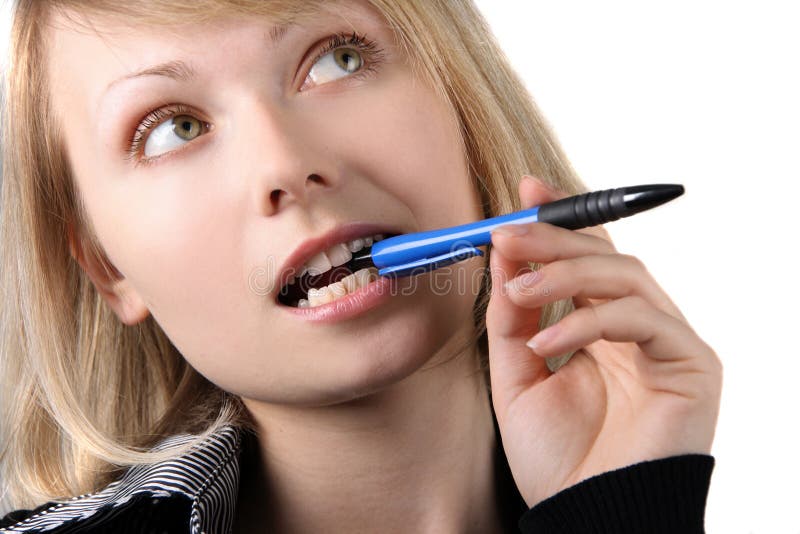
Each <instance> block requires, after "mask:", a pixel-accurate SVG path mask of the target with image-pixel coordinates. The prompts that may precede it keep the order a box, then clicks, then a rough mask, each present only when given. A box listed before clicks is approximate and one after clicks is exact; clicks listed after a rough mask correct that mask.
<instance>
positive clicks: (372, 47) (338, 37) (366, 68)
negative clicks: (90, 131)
mask: <svg viewBox="0 0 800 534" xmlns="http://www.w3.org/2000/svg"><path fill="white" fill-rule="evenodd" d="M343 46H352V47H355V48H356V49H357V50H358V52H359V53H360V54H361V55H362V58H363V65H362V67H361V68H360V69H359V70H358V71H356V72H355V73H353V74H351V75H349V76H345V78H347V79H351V80H360V79H363V78H366V77H368V76H369V75H371V74H373V73H375V71H376V68H377V66H378V65H379V64H380V63H381V62H382V61H383V58H384V52H383V49H381V48H379V47H378V45H377V44H376V43H375V41H372V40H370V39H368V38H367V36H366V35H364V34H362V35H358V34H357V33H356V32H353V33H352V34H347V33H345V32H341V33H338V34H335V35H332V36H330V37H329V38H328V40H327V42H326V43H325V45H324V46H323V47H322V48H321V49H320V51H319V52H317V53H316V55H315V57H314V59H313V61H311V65H314V64H315V63H316V62H317V61H319V60H320V59H321V58H322V56H324V55H325V54H327V53H328V52H330V51H331V50H335V49H337V48H341V47H343ZM193 113H194V112H193V111H192V109H191V108H189V107H187V106H184V105H182V104H169V105H162V106H160V107H158V108H156V109H153V110H151V111H149V112H148V113H147V114H146V115H145V117H144V118H143V119H141V121H140V122H139V125H138V126H137V127H136V129H135V130H134V131H133V133H132V134H131V136H130V137H129V139H128V145H127V146H128V147H129V148H128V154H127V157H126V159H127V160H130V161H133V162H134V164H135V165H136V166H145V165H150V164H152V163H154V162H155V161H156V160H157V159H160V158H161V157H163V156H169V155H171V154H174V153H175V152H177V151H179V150H181V149H180V148H178V149H176V150H173V151H170V152H166V153H164V154H161V155H158V156H154V157H152V158H146V157H144V156H142V155H141V154H140V153H141V151H142V149H143V147H144V144H145V141H146V140H147V136H148V134H149V133H150V130H152V129H153V128H154V127H156V126H159V125H160V124H161V123H163V122H164V121H165V120H168V119H170V118H172V117H175V116H178V115H191V116H193V117H194V115H192V114H193ZM195 118H197V117H195ZM203 127H204V128H206V129H208V128H209V127H210V125H209V124H208V123H206V122H203ZM190 142H191V141H190ZM187 144H188V143H187Z"/></svg>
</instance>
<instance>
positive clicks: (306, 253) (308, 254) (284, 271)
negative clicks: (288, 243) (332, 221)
mask: <svg viewBox="0 0 800 534" xmlns="http://www.w3.org/2000/svg"><path fill="white" fill-rule="evenodd" d="M400 233H402V231H401V230H399V229H398V228H397V227H396V226H392V225H387V224H381V223H367V222H352V223H346V224H343V225H340V226H337V227H335V228H332V229H330V230H328V231H327V232H324V233H323V234H321V235H319V236H317V237H312V238H309V239H306V240H305V241H303V242H302V243H300V245H298V247H297V248H296V249H294V251H292V253H291V254H289V256H288V257H287V258H286V260H284V262H283V265H282V266H281V268H280V269H279V270H278V273H277V278H276V286H275V287H277V288H278V289H280V288H282V287H283V286H284V285H286V283H288V281H289V276H291V275H296V274H297V273H299V272H300V269H301V268H302V266H303V264H304V263H305V262H307V261H308V260H309V259H311V258H312V257H313V256H314V255H315V254H317V253H319V252H323V251H325V250H327V249H329V248H330V247H332V246H333V245H335V244H337V243H344V242H346V241H351V240H353V239H356V238H359V237H365V236H371V235H374V234H385V235H394V234H400Z"/></svg>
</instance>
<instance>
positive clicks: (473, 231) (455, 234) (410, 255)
mask: <svg viewBox="0 0 800 534" xmlns="http://www.w3.org/2000/svg"><path fill="white" fill-rule="evenodd" d="M683 192H684V189H683V186H682V185H680V184H649V185H637V186H630V187H620V188H616V189H605V190H602V191H592V192H590V193H583V194H580V195H575V196H571V197H566V198H562V199H560V200H556V201H554V202H548V203H546V204H542V205H540V206H535V207H533V208H529V209H525V210H521V211H516V212H513V213H509V214H506V215H499V216H497V217H490V218H488V219H484V220H482V221H478V222H473V223H467V224H462V225H459V226H452V227H449V228H440V229H438V230H428V231H425V232H415V233H411V234H402V235H398V236H394V237H389V238H386V239H383V240H382V241H378V242H375V243H373V245H372V247H371V248H368V249H364V250H362V251H361V252H360V253H359V254H357V255H354V256H353V259H352V261H351V262H350V264H349V267H351V269H352V270H353V272H355V271H357V270H358V269H363V268H365V267H376V268H377V269H378V274H379V275H380V276H386V277H402V276H411V275H416V274H422V273H425V272H428V271H432V270H435V269H439V268H441V267H444V266H446V265H451V264H453V263H456V262H459V261H463V260H466V259H468V258H471V257H473V256H483V252H482V251H481V250H479V249H478V248H476V247H479V246H482V245H488V244H489V243H490V242H491V240H492V237H491V232H492V230H494V229H495V228H497V227H499V226H504V225H508V224H528V223H532V222H546V223H549V224H553V225H555V226H560V227H562V228H568V229H570V230H577V229H578V228H586V227H589V226H596V225H598V224H603V223H607V222H610V221H616V220H617V219H620V218H622V217H629V216H631V215H633V214H635V213H639V212H641V211H644V210H648V209H650V208H654V207H656V206H659V205H661V204H664V203H665V202H669V201H670V200H672V199H674V198H677V197H679V196H680V195H682V194H683Z"/></svg>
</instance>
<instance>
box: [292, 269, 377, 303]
mask: <svg viewBox="0 0 800 534" xmlns="http://www.w3.org/2000/svg"><path fill="white" fill-rule="evenodd" d="M378 278H379V276H378V270H377V269H376V268H374V267H368V268H366V269H359V270H358V271H356V272H354V273H353V274H350V275H347V276H346V277H344V278H342V279H341V280H339V281H338V282H336V283H333V284H330V285H328V286H325V287H322V288H320V289H314V288H311V289H309V290H308V298H307V299H300V300H299V301H297V303H296V304H295V306H297V307H298V308H316V307H317V306H322V305H323V304H327V303H329V302H333V301H334V300H336V299H339V298H341V297H344V296H347V295H349V294H351V293H355V292H356V291H358V290H359V289H361V288H362V287H366V286H367V285H368V284H369V283H370V282H373V281H375V280H377V279H378Z"/></svg>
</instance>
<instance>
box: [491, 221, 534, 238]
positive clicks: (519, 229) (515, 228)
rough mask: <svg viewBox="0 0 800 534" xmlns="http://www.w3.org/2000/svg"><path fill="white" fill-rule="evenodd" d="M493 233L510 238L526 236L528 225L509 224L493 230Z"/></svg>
mask: <svg viewBox="0 0 800 534" xmlns="http://www.w3.org/2000/svg"><path fill="white" fill-rule="evenodd" d="M492 232H496V233H498V234H502V235H510V236H518V235H525V234H527V233H528V225H527V224H507V225H505V226H500V227H497V228H495V229H494V230H492Z"/></svg>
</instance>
